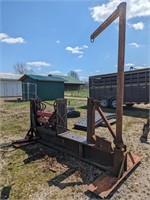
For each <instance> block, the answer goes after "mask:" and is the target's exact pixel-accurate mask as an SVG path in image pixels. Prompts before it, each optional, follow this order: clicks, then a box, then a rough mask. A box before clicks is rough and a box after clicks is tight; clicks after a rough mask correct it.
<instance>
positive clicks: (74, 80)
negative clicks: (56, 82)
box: [49, 75, 84, 85]
mask: <svg viewBox="0 0 150 200" xmlns="http://www.w3.org/2000/svg"><path fill="white" fill-rule="evenodd" d="M49 77H55V78H61V79H62V80H64V83H65V84H78V85H84V83H83V82H82V81H80V80H78V79H77V78H75V77H72V76H61V75H49Z"/></svg>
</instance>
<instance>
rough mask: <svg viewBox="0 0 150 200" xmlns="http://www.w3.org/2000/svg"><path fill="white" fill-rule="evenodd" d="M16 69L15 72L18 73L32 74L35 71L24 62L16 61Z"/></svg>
mask: <svg viewBox="0 0 150 200" xmlns="http://www.w3.org/2000/svg"><path fill="white" fill-rule="evenodd" d="M13 67H14V71H15V73H17V74H29V73H30V74H32V73H33V70H32V69H31V68H30V67H28V66H25V65H24V64H22V63H18V62H17V63H16V64H15V65H14V66H13Z"/></svg>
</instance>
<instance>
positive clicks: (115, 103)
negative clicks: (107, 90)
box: [110, 98, 117, 109]
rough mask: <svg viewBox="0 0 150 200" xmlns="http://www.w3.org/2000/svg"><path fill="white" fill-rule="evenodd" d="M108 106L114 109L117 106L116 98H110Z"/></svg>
mask: <svg viewBox="0 0 150 200" xmlns="http://www.w3.org/2000/svg"><path fill="white" fill-rule="evenodd" d="M110 107H111V108H113V109H116V108H117V99H115V98H112V99H111V100H110Z"/></svg>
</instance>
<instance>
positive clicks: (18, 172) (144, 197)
mask: <svg viewBox="0 0 150 200" xmlns="http://www.w3.org/2000/svg"><path fill="white" fill-rule="evenodd" d="M28 107H29V105H24V104H20V105H19V106H16V105H14V106H10V107H9V106H7V107H5V106H4V107H2V108H1V117H2V118H1V140H0V147H1V148H0V151H1V162H0V169H1V176H0V190H1V199H11V200H12V199H14V200H17V199H21V200H25V199H28V200H53V199H54V200H58V199H62V200H63V199H64V200H67V199H68V200H76V199H79V200H82V199H83V200H89V199H91V200H94V199H100V197H98V196H96V195H94V194H93V193H91V192H89V191H88V190H87V186H88V184H90V183H91V182H92V181H93V180H95V179H96V177H98V176H100V175H101V174H102V173H103V171H102V170H100V169H99V168H97V167H94V166H92V165H89V164H87V163H85V162H83V161H81V160H79V159H76V158H74V157H71V156H69V155H67V154H65V153H61V152H59V151H57V150H55V149H52V148H48V147H45V146H43V145H42V144H33V145H30V146H26V147H23V148H22V149H14V148H13V147H12V146H11V142H12V141H13V140H16V139H19V138H22V137H23V136H24V135H25V133H26V132H27V130H28V124H29V111H28ZM14 110H15V111H14ZM80 111H81V117H83V116H85V115H86V110H80ZM148 114H149V111H148V106H145V105H142V106H135V107H134V108H133V109H125V110H124V116H123V139H124V143H125V144H126V145H127V147H128V150H132V151H133V152H134V153H136V154H137V155H139V156H141V157H142V160H141V164H140V165H139V166H138V167H137V168H136V169H135V170H134V171H133V173H131V174H130V176H129V177H128V178H127V179H125V180H124V181H123V182H122V184H120V185H119V187H118V188H117V189H116V190H115V191H114V192H113V193H111V195H110V196H109V197H108V198H107V199H111V200H120V199H121V200H128V199H131V200H149V199H150V190H149V188H150V167H149V166H150V134H149V136H148V141H147V143H141V141H140V137H141V135H142V132H143V131H142V129H143V125H144V123H145V122H146V117H147V116H148ZM22 116H23V117H22ZM78 120H79V118H78V119H69V120H68V124H69V129H70V130H71V131H72V132H73V131H74V132H78V131H77V130H73V129H72V127H73V124H74V122H76V121H78ZM18 122H19V123H18ZM113 129H115V125H113ZM106 132H108V131H106V128H102V127H99V128H97V129H96V133H97V134H98V135H101V136H104V135H105V136H106ZM81 134H83V135H84V134H85V133H84V132H81ZM108 138H109V137H108Z"/></svg>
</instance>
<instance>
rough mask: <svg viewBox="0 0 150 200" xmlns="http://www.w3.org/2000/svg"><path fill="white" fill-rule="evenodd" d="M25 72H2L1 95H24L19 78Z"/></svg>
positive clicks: (0, 79) (0, 78)
mask: <svg viewBox="0 0 150 200" xmlns="http://www.w3.org/2000/svg"><path fill="white" fill-rule="evenodd" d="M22 75H23V74H13V73H0V97H19V96H22V83H21V81H18V79H19V78H20V77H21V76H22Z"/></svg>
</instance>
